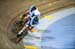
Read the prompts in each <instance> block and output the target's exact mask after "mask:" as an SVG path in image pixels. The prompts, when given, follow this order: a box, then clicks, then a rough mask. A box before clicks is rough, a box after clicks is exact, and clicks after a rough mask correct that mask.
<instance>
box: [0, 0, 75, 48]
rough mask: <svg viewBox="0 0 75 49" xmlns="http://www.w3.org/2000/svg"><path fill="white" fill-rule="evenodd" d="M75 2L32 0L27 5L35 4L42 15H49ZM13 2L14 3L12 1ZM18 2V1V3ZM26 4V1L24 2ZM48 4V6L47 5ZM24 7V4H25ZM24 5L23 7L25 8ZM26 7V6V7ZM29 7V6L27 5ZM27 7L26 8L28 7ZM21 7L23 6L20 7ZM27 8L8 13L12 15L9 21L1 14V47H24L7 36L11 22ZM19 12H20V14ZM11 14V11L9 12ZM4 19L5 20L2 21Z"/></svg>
mask: <svg viewBox="0 0 75 49" xmlns="http://www.w3.org/2000/svg"><path fill="white" fill-rule="evenodd" d="M36 3H37V4H36ZM74 3H75V2H74V1H72V2H70V1H68V0H67V1H62V0H53V1H50V0H48V1H44V0H42V1H35V2H31V3H27V5H26V6H29V5H31V4H35V5H36V6H37V7H39V9H40V11H41V13H42V16H43V15H45V14H46V15H47V14H48V13H50V12H52V11H55V10H57V9H61V8H63V7H67V6H69V5H75V4H74ZM12 4H13V3H12ZM16 4H17V3H16ZM23 4H24V3H23ZM47 6H48V7H47ZM23 7H24V6H23ZM23 7H22V8H23ZM12 8H13V7H12ZM24 8H25V7H24ZM27 8H28V7H27ZM27 8H26V9H27ZM43 8H44V9H43ZM19 9H21V8H19ZM11 11H12V10H11ZM25 11H26V10H24V9H23V10H21V11H17V13H15V16H12V15H13V14H11V15H8V16H9V17H10V19H9V20H7V21H5V22H4V21H3V19H2V18H5V19H8V18H7V17H1V16H0V23H1V24H0V31H1V33H0V34H1V35H0V39H1V40H0V41H1V42H0V48H1V49H13V48H14V49H22V43H20V44H21V45H20V44H19V45H16V44H14V43H13V42H11V41H10V40H9V38H8V37H7V34H9V30H10V28H11V24H12V23H13V22H14V21H15V20H16V19H17V18H18V16H20V15H22V14H24V13H25ZM18 13H19V14H18ZM8 14H9V13H8ZM16 14H17V16H16ZM6 15H7V14H6ZM3 16H4V14H3ZM2 21H3V22H2Z"/></svg>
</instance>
